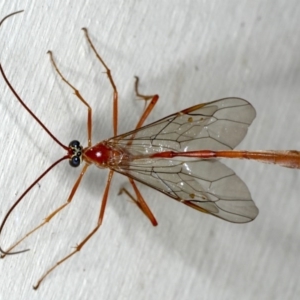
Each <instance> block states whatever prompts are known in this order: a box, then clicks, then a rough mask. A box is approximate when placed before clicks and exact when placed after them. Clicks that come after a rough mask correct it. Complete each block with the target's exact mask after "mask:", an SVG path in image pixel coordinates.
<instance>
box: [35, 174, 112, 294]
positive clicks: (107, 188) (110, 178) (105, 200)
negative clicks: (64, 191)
mask: <svg viewBox="0 0 300 300" xmlns="http://www.w3.org/2000/svg"><path fill="white" fill-rule="evenodd" d="M113 174H114V171H113V170H110V172H109V175H108V179H107V183H106V187H105V191H104V194H103V198H102V203H101V208H100V214H99V218H98V222H97V225H96V227H95V228H94V229H93V230H92V231H91V232H90V233H89V234H88V235H87V236H86V237H85V239H84V240H83V241H81V242H80V243H79V244H78V245H77V246H76V248H75V250H74V251H72V252H71V253H70V254H68V255H67V256H65V257H64V258H63V259H61V260H59V261H58V262H57V263H56V264H55V265H54V266H53V267H51V268H50V269H49V270H47V271H46V273H45V274H44V275H43V276H42V277H41V278H40V279H39V280H38V282H37V284H36V285H35V286H34V287H33V288H34V289H35V290H36V289H37V288H38V287H39V285H40V284H41V282H42V281H43V280H44V279H45V278H46V277H47V276H48V275H49V274H50V273H51V272H52V271H53V270H54V269H56V267H58V266H59V265H60V264H62V263H63V262H64V261H66V260H67V259H69V258H70V257H71V256H73V255H74V254H76V253H77V252H79V251H80V250H81V248H82V247H83V246H84V244H85V243H86V242H87V241H88V240H89V239H90V238H91V237H92V236H93V235H94V234H95V233H96V232H97V230H98V229H99V227H100V226H101V224H102V221H103V217H104V212H105V207H106V203H107V198H108V192H109V188H110V184H111V180H112V177H113Z"/></svg>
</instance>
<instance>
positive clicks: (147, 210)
mask: <svg viewBox="0 0 300 300" xmlns="http://www.w3.org/2000/svg"><path fill="white" fill-rule="evenodd" d="M129 182H130V183H131V185H132V187H133V190H134V192H135V195H136V198H134V196H132V194H131V193H130V192H128V190H127V189H125V188H122V189H121V190H120V192H119V195H120V194H122V193H123V192H124V193H125V194H126V195H127V196H128V197H129V198H130V199H131V200H132V201H133V203H135V204H136V205H137V207H138V208H139V209H140V210H141V211H142V212H143V213H144V214H145V216H146V217H147V218H148V219H149V220H150V222H151V223H152V225H153V226H157V224H158V223H157V221H156V219H155V217H154V215H153V213H152V211H151V210H150V208H149V206H148V205H147V203H146V201H145V199H144V198H143V196H142V194H141V193H140V191H139V189H138V188H137V186H136V184H135V182H134V181H133V179H131V178H129Z"/></svg>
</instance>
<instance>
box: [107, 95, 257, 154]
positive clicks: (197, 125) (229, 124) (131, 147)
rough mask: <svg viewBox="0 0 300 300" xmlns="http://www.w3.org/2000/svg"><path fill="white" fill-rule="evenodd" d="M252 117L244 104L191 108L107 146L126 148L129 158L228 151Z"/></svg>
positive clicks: (232, 102)
mask: <svg viewBox="0 0 300 300" xmlns="http://www.w3.org/2000/svg"><path fill="white" fill-rule="evenodd" d="M255 115H256V113H255V109H254V108H253V107H252V105H251V104H250V103H248V102H247V101H246V100H243V99H240V98H225V99H221V100H216V101H213V102H209V103H203V104H199V105H196V106H193V107H190V108H188V109H185V110H183V111H181V112H178V113H175V114H172V115H170V116H168V117H166V118H163V119H161V120H159V121H156V122H154V123H151V124H149V125H146V126H144V127H141V128H139V129H137V130H134V131H131V132H129V133H126V134H123V135H119V136H117V137H114V138H112V139H110V140H109V141H108V142H109V143H112V144H119V145H123V146H126V148H127V149H128V152H131V153H132V154H137V153H140V154H151V153H156V152H161V151H168V150H172V151H180V152H186V151H193V150H204V149H206V150H208V149H209V150H228V149H233V148H234V147H236V146H237V145H238V144H239V143H240V142H241V141H242V140H243V138H244V136H245V135H246V133H247V130H248V127H249V125H250V124H251V123H252V121H253V119H254V118H255Z"/></svg>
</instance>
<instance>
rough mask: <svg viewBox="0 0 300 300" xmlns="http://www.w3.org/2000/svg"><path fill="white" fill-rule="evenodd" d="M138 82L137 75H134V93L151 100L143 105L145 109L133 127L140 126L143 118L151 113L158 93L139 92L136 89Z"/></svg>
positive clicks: (143, 120)
mask: <svg viewBox="0 0 300 300" xmlns="http://www.w3.org/2000/svg"><path fill="white" fill-rule="evenodd" d="M138 84H139V78H138V77H137V76H135V84H134V90H135V94H136V96H137V97H139V98H142V99H143V100H145V101H148V100H151V102H150V103H149V104H148V106H146V107H145V110H144V112H143V114H142V116H141V118H140V120H139V121H138V123H137V124H136V127H135V129H138V128H140V127H142V126H143V124H144V122H145V120H146V119H147V118H148V116H149V114H150V113H151V111H152V110H153V108H154V106H155V104H156V103H157V101H158V98H159V97H158V95H151V96H150V95H142V94H140V93H139V90H138Z"/></svg>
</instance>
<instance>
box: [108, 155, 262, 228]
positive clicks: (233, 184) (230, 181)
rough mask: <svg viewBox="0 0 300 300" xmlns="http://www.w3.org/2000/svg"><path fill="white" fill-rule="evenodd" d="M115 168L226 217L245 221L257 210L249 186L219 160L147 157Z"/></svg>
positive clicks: (193, 206)
mask: <svg viewBox="0 0 300 300" xmlns="http://www.w3.org/2000/svg"><path fill="white" fill-rule="evenodd" d="M113 169H114V170H115V171H117V172H119V173H122V174H124V175H127V176H129V177H131V178H133V179H135V180H136V181H139V182H141V183H144V184H146V185H148V186H150V187H152V188H154V189H156V190H158V191H160V192H162V193H164V194H166V195H168V196H170V197H172V198H173V199H175V200H178V201H180V202H182V203H184V204H186V205H188V206H190V207H192V208H194V209H197V210H199V211H201V212H206V213H209V214H212V215H214V216H216V217H219V218H221V219H224V220H226V221H230V222H234V223H246V222H250V221H252V220H253V219H255V217H256V216H257V214H258V209H257V207H256V206H255V203H254V202H253V201H252V199H251V195H250V192H249V190H248V188H247V186H246V185H245V184H244V182H243V181H242V180H241V179H240V178H239V177H238V176H237V175H236V174H235V173H234V172H233V171H232V170H231V169H230V168H228V167H227V166H225V165H224V164H222V163H221V162H220V161H218V160H190V161H182V160H175V159H146V158H145V159H138V160H135V161H133V162H131V163H130V164H129V165H126V166H119V167H118V168H113Z"/></svg>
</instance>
